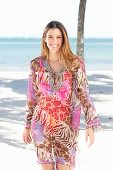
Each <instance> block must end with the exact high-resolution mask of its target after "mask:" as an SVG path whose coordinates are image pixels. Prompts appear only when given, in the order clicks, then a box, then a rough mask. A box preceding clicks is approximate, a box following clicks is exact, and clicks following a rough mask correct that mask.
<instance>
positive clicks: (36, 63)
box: [30, 56, 43, 72]
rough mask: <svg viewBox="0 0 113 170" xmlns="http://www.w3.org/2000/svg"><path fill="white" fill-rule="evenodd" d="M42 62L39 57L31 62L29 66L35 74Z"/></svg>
mask: <svg viewBox="0 0 113 170" xmlns="http://www.w3.org/2000/svg"><path fill="white" fill-rule="evenodd" d="M42 60H43V59H42V58H41V57H40V56H39V57H36V58H34V59H33V60H31V62H30V65H31V68H32V69H33V70H34V72H37V71H38V70H39V68H40V66H41V65H42Z"/></svg>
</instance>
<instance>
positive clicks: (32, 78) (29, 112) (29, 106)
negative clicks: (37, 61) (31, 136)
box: [25, 62, 37, 129]
mask: <svg viewBox="0 0 113 170" xmlns="http://www.w3.org/2000/svg"><path fill="white" fill-rule="evenodd" d="M36 103H37V96H36V74H35V71H34V69H33V66H32V62H31V64H30V73H29V78H28V89H27V101H26V114H25V122H26V125H25V128H27V129H28V128H30V127H31V119H32V116H33V111H34V109H35V107H36Z"/></svg>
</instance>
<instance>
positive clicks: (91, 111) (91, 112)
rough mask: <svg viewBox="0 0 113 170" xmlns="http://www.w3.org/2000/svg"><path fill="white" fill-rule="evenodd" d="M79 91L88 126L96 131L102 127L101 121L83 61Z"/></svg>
mask: <svg viewBox="0 0 113 170" xmlns="http://www.w3.org/2000/svg"><path fill="white" fill-rule="evenodd" d="M78 92H79V96H80V100H81V103H82V108H83V112H84V114H85V122H86V128H90V127H93V130H94V132H96V131H98V130H99V129H100V128H101V123H100V120H99V118H98V116H97V113H96V109H95V106H94V104H93V102H92V100H91V98H90V94H89V88H88V80H87V75H86V71H85V66H84V64H83V63H82V64H80V68H79V69H78Z"/></svg>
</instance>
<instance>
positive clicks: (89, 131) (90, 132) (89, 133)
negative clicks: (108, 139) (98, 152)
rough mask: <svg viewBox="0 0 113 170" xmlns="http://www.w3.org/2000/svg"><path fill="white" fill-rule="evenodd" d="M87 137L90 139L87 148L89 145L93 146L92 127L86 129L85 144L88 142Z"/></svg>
mask: <svg viewBox="0 0 113 170" xmlns="http://www.w3.org/2000/svg"><path fill="white" fill-rule="evenodd" d="M88 136H89V139H90V143H89V145H88V147H90V146H91V145H93V144H94V141H95V134H94V131H93V128H92V127H91V128H88V129H86V142H88Z"/></svg>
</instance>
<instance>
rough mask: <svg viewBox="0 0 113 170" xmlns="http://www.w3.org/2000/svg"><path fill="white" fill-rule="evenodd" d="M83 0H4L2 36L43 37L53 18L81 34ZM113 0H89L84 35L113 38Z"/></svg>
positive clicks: (0, 18) (0, 1)
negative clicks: (79, 25) (78, 26)
mask: <svg viewBox="0 0 113 170" xmlns="http://www.w3.org/2000/svg"><path fill="white" fill-rule="evenodd" d="M79 1H80V0H0V37H42V34H43V31H44V28H45V26H46V25H47V24H48V23H49V22H50V21H51V20H58V21H60V22H62V23H63V24H64V26H65V27H66V29H67V32H68V35H69V37H76V36H77V20H78V9H79ZM112 8H113V0H87V4H86V14H85V27H84V37H103V38H104V37H109V38H112V37H113V19H112V16H113V10H112Z"/></svg>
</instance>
